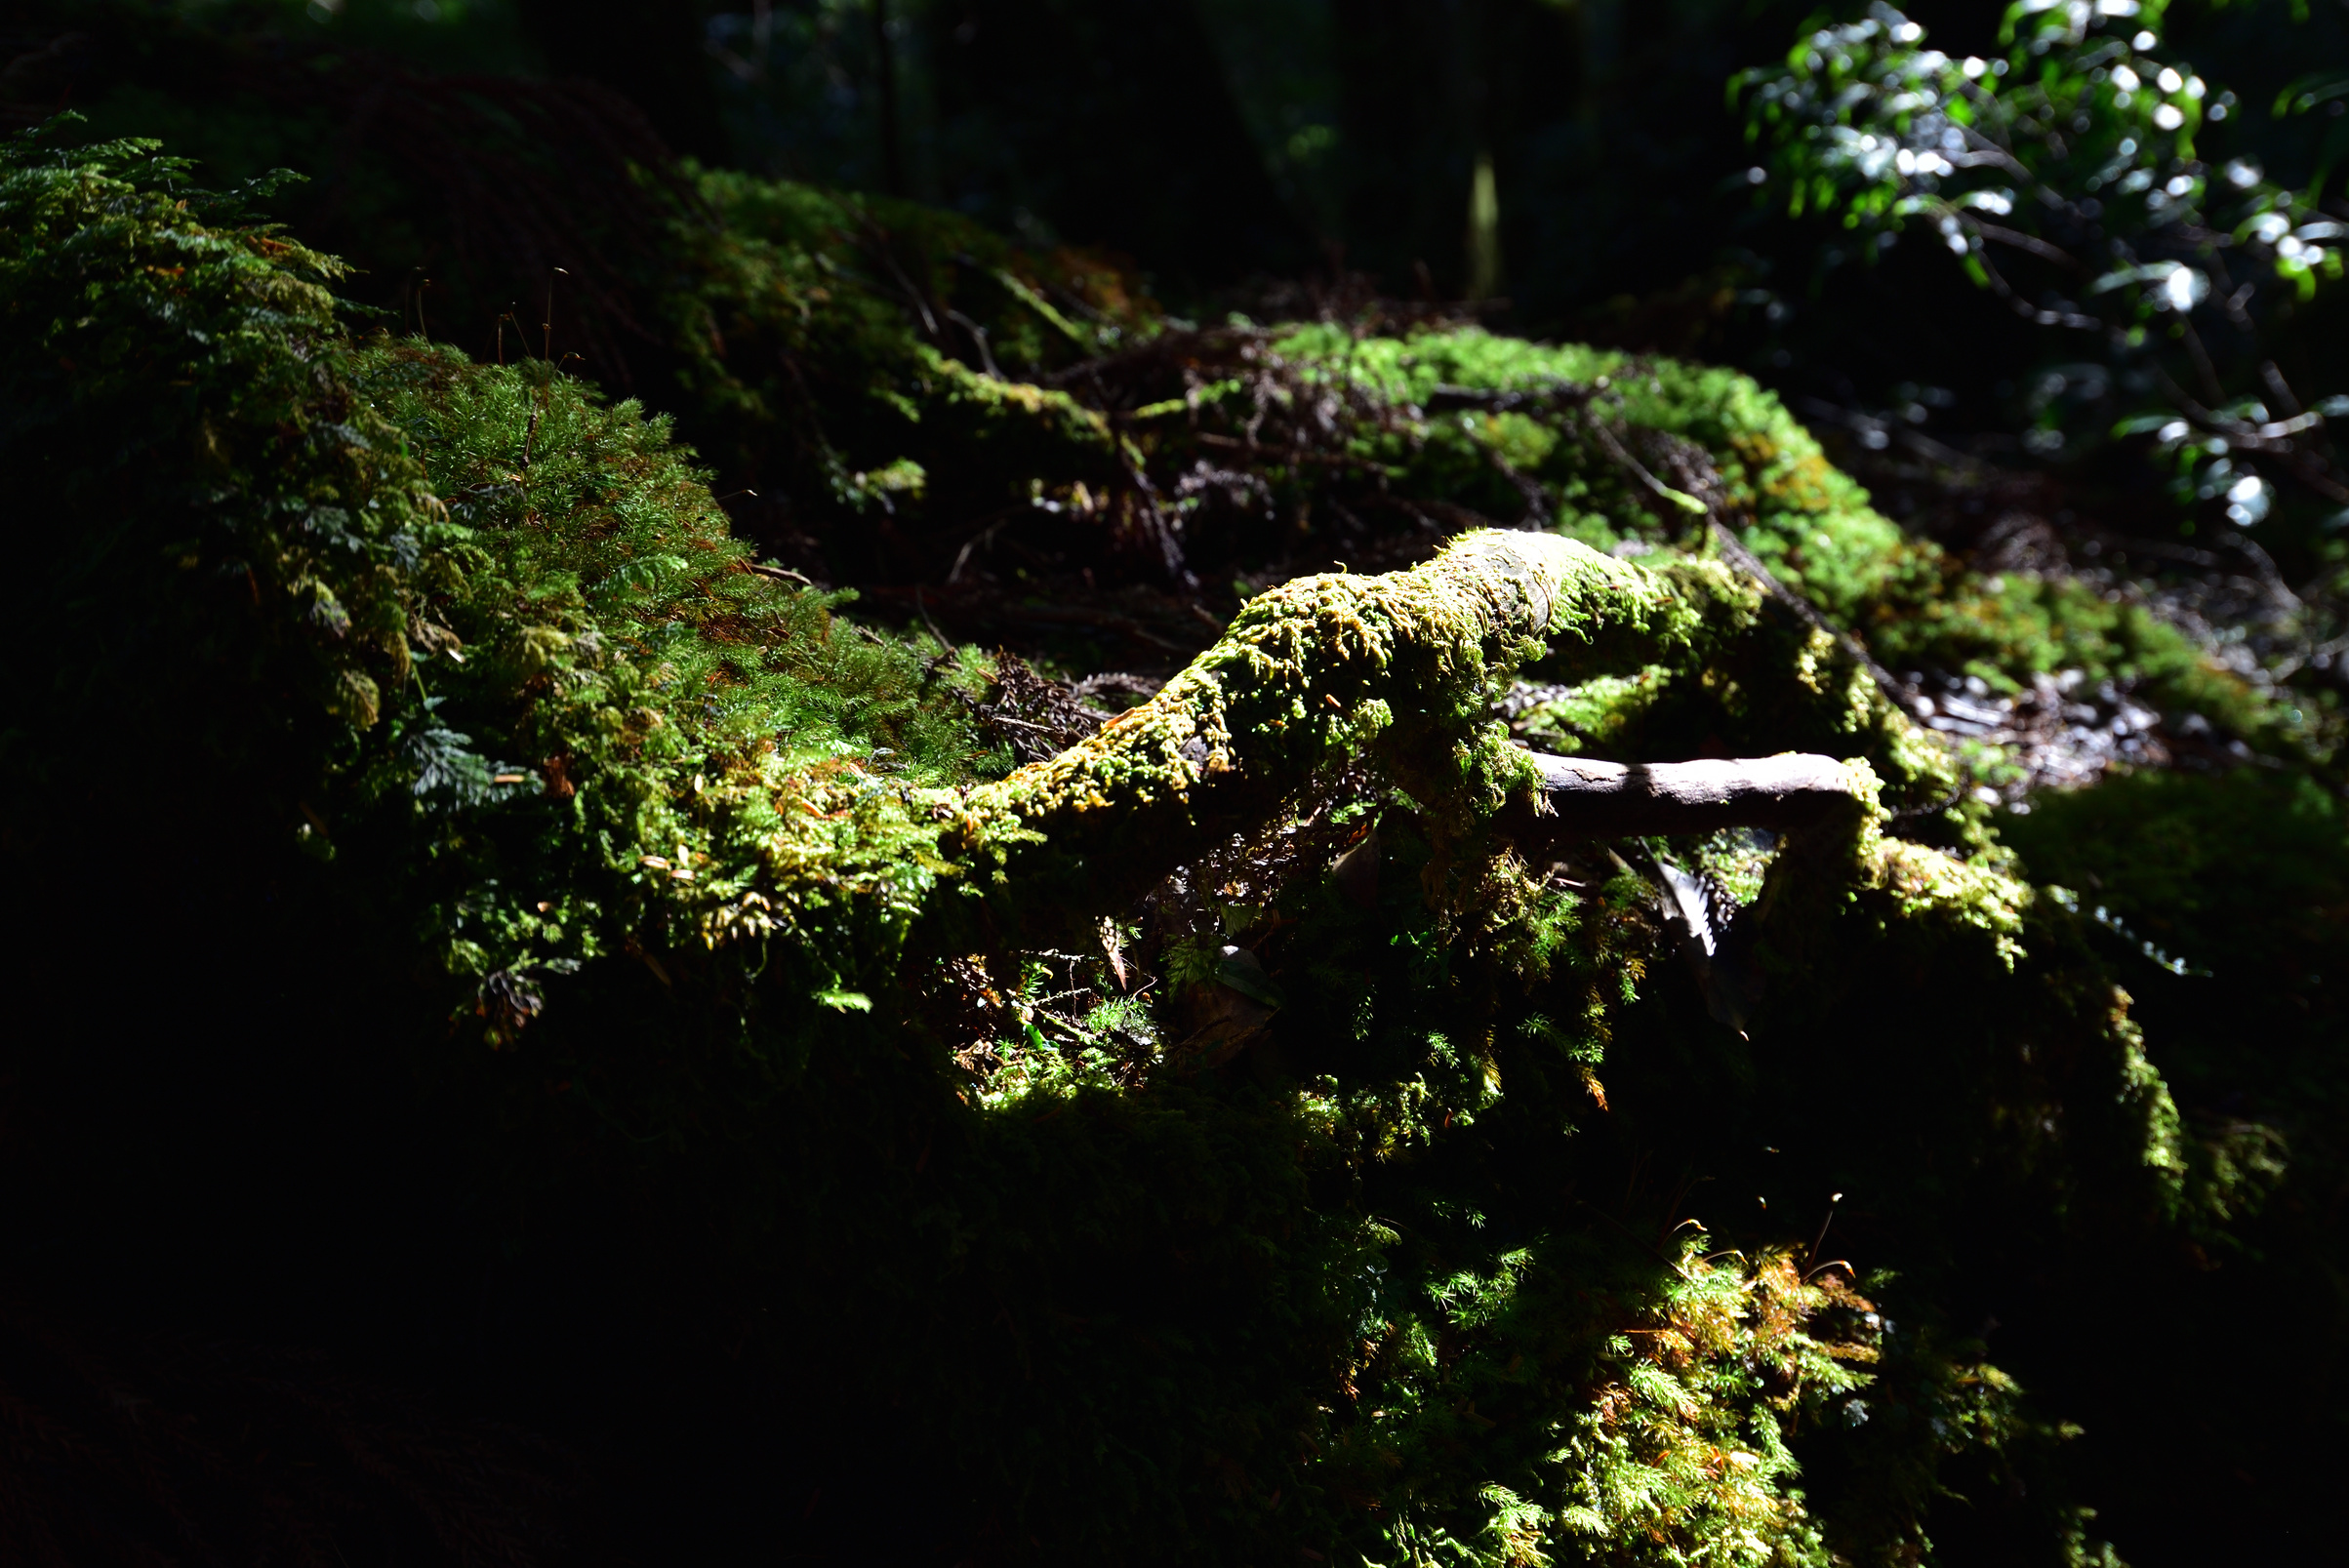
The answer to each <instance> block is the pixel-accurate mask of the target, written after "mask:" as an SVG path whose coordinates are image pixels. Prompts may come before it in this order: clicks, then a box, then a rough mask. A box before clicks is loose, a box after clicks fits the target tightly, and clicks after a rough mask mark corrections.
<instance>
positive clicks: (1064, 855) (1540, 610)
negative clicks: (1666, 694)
mask: <svg viewBox="0 0 2349 1568" xmlns="http://www.w3.org/2000/svg"><path fill="white" fill-rule="evenodd" d="M1709 608H1710V609H1712V610H1713V611H1715V612H1716V613H1717V614H1726V615H1728V616H1732V617H1733V616H1738V615H1743V614H1745V613H1747V612H1748V611H1750V608H1751V594H1750V591H1749V590H1747V589H1746V588H1745V587H1744V586H1743V585H1742V584H1740V583H1738V582H1736V581H1735V580H1734V579H1732V578H1730V577H1729V576H1728V575H1727V574H1726V573H1725V572H1721V571H1720V570H1719V569H1717V568H1712V567H1710V566H1707V565H1704V564H1702V563H1699V564H1695V565H1690V566H1684V567H1682V568H1681V569H1679V570H1678V571H1677V572H1676V573H1674V574H1672V575H1666V574H1661V573H1656V572H1651V571H1647V570H1644V569H1642V568H1640V567H1638V566H1634V565H1632V564H1630V563H1628V562H1625V561H1620V560H1616V559H1614V558H1613V557H1610V556H1607V555H1603V554H1600V552H1599V551H1597V550H1594V549H1592V548H1590V547H1589V546H1587V545H1584V544H1580V543H1574V542H1572V541H1569V540H1563V539H1559V538H1557V537H1555V536H1551V535H1543V534H1521V533H1500V532H1485V533H1478V534H1474V535H1470V536H1467V537H1465V538H1463V539H1461V540H1459V541H1458V542H1456V543H1453V544H1452V545H1451V546H1450V547H1449V548H1447V549H1446V550H1444V551H1443V553H1442V554H1440V555H1438V557H1437V558H1436V559H1435V560H1433V561H1430V562H1428V563H1427V564H1425V565H1423V566H1420V567H1416V568H1413V569H1412V570H1409V571H1405V572H1396V573H1391V574H1388V575H1385V576H1381V577H1362V576H1355V575H1352V574H1348V573H1332V574H1325V575H1322V576H1317V577H1309V578H1301V579H1298V580H1296V581H1294V582H1291V583H1285V584H1283V585H1281V586H1280V587H1277V588H1275V589H1273V590H1272V591H1270V592H1268V593H1265V594H1263V595H1261V596H1260V597H1258V598H1256V599H1255V600H1253V601H1251V602H1250V603H1249V604H1248V606H1247V607H1246V608H1245V609H1244V610H1243V611H1242V612H1241V613H1240V615H1239V617H1238V619H1237V620H1235V622H1234V623H1232V626H1231V627H1230V629H1229V630H1228V631H1227V632H1226V633H1225V634H1224V636H1223V638H1222V640H1221V641H1219V642H1218V643H1217V644H1216V645H1215V646H1214V647H1212V648H1210V649H1208V650H1207V651H1206V652H1205V653H1204V654H1201V655H1200V656H1199V657H1198V659H1197V660H1195V661H1194V662H1193V663H1192V664H1191V665H1190V667H1189V668H1187V669H1185V670H1184V671H1183V672H1182V673H1181V674H1179V675H1177V676H1176V677H1175V678H1174V679H1173V680H1172V681H1170V682H1168V683H1167V685H1166V687H1165V688H1164V689H1163V690H1162V691H1160V692H1159V693H1158V695H1157V696H1156V697H1155V698H1154V699H1153V700H1152V701H1151V702H1149V703H1148V704H1144V705H1143V706H1141V707H1138V708H1136V709H1134V710H1133V711H1131V712H1128V713H1125V714H1122V715H1120V716H1119V717H1118V718H1117V719H1115V720H1114V721H1113V722H1112V723H1110V724H1109V725H1108V726H1106V727H1105V728H1104V729H1103V730H1102V732H1101V733H1100V734H1099V735H1097V736H1095V737H1093V738H1092V739H1090V740H1088V741H1086V742H1084V743H1083V744H1079V745H1076V746H1074V747H1072V748H1071V749H1070V750H1068V751H1066V752H1063V753H1062V754H1061V755H1059V756H1057V757H1053V758H1051V759H1049V760H1047V761H1044V762H1039V763H1035V764H1033V765H1031V766H1029V767H1026V768H1023V769H1021V770H1020V771H1019V772H1018V773H1015V774H1013V775H1012V776H1011V777H1010V778H1009V779H1006V780H1004V781H1003V782H1002V783H1001V784H994V785H991V786H989V787H987V788H985V789H982V790H980V791H977V792H976V793H974V794H973V795H972V796H971V797H970V800H969V802H968V808H967V811H966V812H965V813H964V815H963V817H962V821H961V823H960V824H959V825H958V827H957V828H956V829H955V830H954V831H953V832H952V834H950V845H949V847H950V848H958V849H959V850H961V851H962V852H963V853H964V854H966V855H973V856H977V857H982V858H984V857H988V856H992V857H994V858H995V859H996V860H997V862H998V869H999V872H1000V874H1001V875H1002V877H1003V880H1004V881H1005V882H1007V883H1009V882H1017V883H1019V884H1021V889H1022V891H1021V894H1020V899H1021V902H1022V903H1023V904H1025V903H1028V902H1029V901H1031V900H1033V899H1035V898H1037V897H1039V896H1040V897H1042V898H1044V899H1046V900H1047V901H1048V902H1049V903H1050V904H1051V905H1054V906H1060V905H1064V904H1065V902H1066V901H1068V900H1071V899H1076V900H1079V901H1081V902H1083V903H1085V904H1087V905H1091V906H1093V907H1095V908H1102V907H1110V906H1114V905H1118V904H1120V903H1123V902H1125V901H1127V900H1130V899H1131V898H1132V897H1134V896H1136V895H1138V894H1139V893H1141V892H1142V891H1143V890H1145V889H1147V888H1148V887H1150V886H1151V885H1152V884H1153V883H1154V882H1155V881H1157V880H1158V879H1159V878H1160V877H1162V876H1164V875H1165V874H1166V872H1167V871H1168V870H1170V869H1171V868H1173V867H1174V866H1175V865H1178V864H1181V863H1182V862H1183V861H1185V860H1187V859H1189V858H1192V857H1193V856H1195V855H1196V854H1197V853H1198V852H1200V851H1201V850H1203V849H1205V848H1206V847H1208V846H1209V845H1210V844H1212V843H1213V842H1215V841H1216V840H1217V839H1218V837H1219V836H1221V835H1225V834H1228V833H1230V832H1232V831H1234V830H1235V829H1237V828H1239V827H1242V826H1245V825H1249V824H1252V823H1254V822H1257V821H1261V820H1262V819H1263V818H1264V817H1265V816H1266V815H1268V814H1269V813H1270V812H1272V811H1273V810H1275V809H1276V807H1277V806H1278V804H1279V802H1280V801H1281V800H1282V799H1283V798H1285V797H1286V796H1288V795H1289V794H1290V793H1291V792H1293V791H1294V790H1295V789H1296V788H1297V787H1298V786H1299V785H1301V784H1303V783H1304V782H1305V780H1306V779H1307V778H1308V776H1309V775H1310V774H1311V773H1312V771H1313V770H1314V769H1315V768H1316V766H1318V765H1320V764H1322V763H1324V762H1326V761H1328V760H1331V759H1332V758H1334V757H1335V756H1337V755H1339V754H1340V753H1341V752H1343V751H1344V750H1346V749H1347V748H1349V747H1353V746H1359V745H1363V744H1368V745H1370V746H1371V748H1372V750H1373V752H1374V754H1375V755H1376V756H1377V758H1378V759H1379V761H1380V762H1381V763H1382V764H1383V765H1384V766H1386V767H1387V768H1388V769H1389V771H1390V772H1391V773H1392V774H1393V775H1394V776H1395V777H1396V779H1397V782H1399V783H1400V784H1402V785H1403V786H1404V787H1405V788H1406V789H1408V790H1409V791H1410V792H1411V793H1412V794H1413V795H1414V796H1416V797H1418V798H1419V799H1420V800H1421V801H1422V802H1423V803H1425V804H1429V805H1431V806H1437V805H1440V806H1442V807H1445V808H1447V809H1448V810H1449V811H1450V813H1451V815H1453V816H1454V817H1455V818H1460V817H1465V818H1466V819H1467V820H1469V821H1474V820H1478V819H1480V818H1482V817H1484V816H1487V815H1489V814H1490V812H1491V811H1492V810H1494V809H1496V808H1497V807H1498V806H1499V805H1500V804H1501V802H1502V800H1503V798H1504V797H1505V796H1506V795H1507V794H1509V793H1512V792H1520V791H1522V790H1524V789H1527V788H1529V787H1530V786H1531V785H1532V784H1534V780H1533V779H1532V778H1531V777H1530V776H1529V774H1528V771H1527V765H1526V763H1525V761H1524V760H1523V753H1521V752H1519V751H1517V750H1515V749H1514V748H1512V747H1509V746H1508V745H1506V744H1505V743H1504V742H1503V741H1502V739H1501V738H1500V736H1499V735H1498V733H1497V732H1495V731H1494V728H1493V727H1492V726H1491V725H1490V724H1489V722H1488V719H1487V708H1488V704H1489V701H1490V696H1491V692H1492V689H1493V686H1494V684H1495V682H1496V681H1499V680H1504V679H1506V678H1507V675H1508V673H1509V672H1510V671H1511V670H1512V669H1514V668H1515V667H1516V666H1517V664H1518V663H1520V662H1521V661H1523V660H1524V659H1526V658H1528V657H1531V656H1536V655H1538V654H1540V653H1541V652H1542V651H1543V650H1544V648H1545V641H1544V639H1547V638H1551V637H1573V638H1580V639H1582V640H1584V641H1585V642H1593V643H1598V642H1601V641H1602V640H1603V641H1605V642H1612V641H1615V640H1617V639H1623V638H1625V637H1626V636H1627V635H1628V636H1629V638H1631V639H1636V640H1638V641H1640V642H1641V643H1643V644H1644V645H1646V646H1648V647H1653V646H1656V645H1657V644H1677V643H1684V642H1686V641H1687V640H1689V639H1690V638H1691V637H1693V636H1694V635H1695V634H1696V633H1697V631H1698V630H1699V628H1700V627H1702V626H1703V625H1705V623H1706V619H1707V612H1708V609H1709Z"/></svg>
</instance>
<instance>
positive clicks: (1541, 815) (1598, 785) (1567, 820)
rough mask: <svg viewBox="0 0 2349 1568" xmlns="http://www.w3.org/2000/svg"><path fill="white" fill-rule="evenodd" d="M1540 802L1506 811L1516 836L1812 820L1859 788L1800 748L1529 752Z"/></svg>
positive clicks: (1848, 800) (1849, 801)
mask: <svg viewBox="0 0 2349 1568" xmlns="http://www.w3.org/2000/svg"><path fill="white" fill-rule="evenodd" d="M1533 761H1534V763H1535V765H1536V766H1538V767H1539V768H1540V769H1541V771H1542V788H1541V794H1540V796H1539V800H1540V804H1539V805H1538V806H1536V807H1535V808H1534V809H1532V810H1530V811H1527V810H1521V809H1520V810H1518V811H1514V812H1512V813H1511V814H1510V815H1509V817H1508V819H1507V821H1506V823H1505V827H1506V829H1507V831H1509V832H1510V834H1511V836H1513V837H1515V838H1517V839H1518V840H1519V842H1527V841H1531V842H1539V843H1552V842H1557V841H1559V840H1563V839H1573V838H1624V837H1630V836H1633V835H1636V834H1646V833H1657V834H1667V835H1672V834H1681V833H1710V832H1713V831H1715V830H1716V829H1718V828H1722V827H1767V828H1771V829H1773V830H1775V831H1780V832H1785V831H1791V830H1793V829H1796V828H1801V827H1809V826H1812V825H1813V824H1817V823H1821V822H1824V821H1826V820H1827V819H1829V818H1831V817H1833V816H1834V815H1835V814H1836V813H1837V812H1839V811H1848V810H1850V809H1851V807H1852V805H1853V803H1854V802H1855V801H1857V800H1858V799H1859V798H1860V795H1859V789H1858V786H1857V785H1856V784H1855V782H1854V781H1853V779H1852V777H1851V774H1850V771H1849V770H1848V769H1846V768H1845V767H1844V766H1843V764H1842V763H1841V762H1838V761H1836V760H1835V759H1834V758H1833V757H1821V756H1810V755H1806V754H1804V753H1802V752H1799V751H1787V752H1781V753H1780V754H1779V755H1777V756H1774V757H1749V758H1740V759H1735V760H1730V759H1706V760H1703V761H1697V762H1642V763H1632V764H1629V765H1626V764H1624V763H1620V762H1595V761H1591V760H1588V759H1586V758H1582V757H1554V756H1546V755H1544V754H1542V753H1540V752H1536V753H1534V757H1533Z"/></svg>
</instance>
